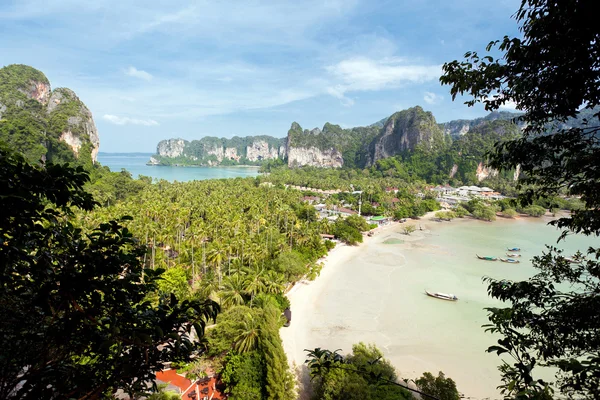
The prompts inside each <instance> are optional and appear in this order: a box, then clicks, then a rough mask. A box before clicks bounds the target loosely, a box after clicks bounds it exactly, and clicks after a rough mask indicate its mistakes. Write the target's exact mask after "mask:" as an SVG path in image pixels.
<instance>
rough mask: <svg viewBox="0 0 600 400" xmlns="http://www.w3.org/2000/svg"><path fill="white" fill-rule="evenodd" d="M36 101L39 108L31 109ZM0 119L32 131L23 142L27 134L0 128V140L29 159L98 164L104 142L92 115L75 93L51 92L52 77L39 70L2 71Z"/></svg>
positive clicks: (17, 68)
mask: <svg viewBox="0 0 600 400" xmlns="http://www.w3.org/2000/svg"><path fill="white" fill-rule="evenodd" d="M32 100H34V101H35V102H37V103H39V104H40V105H41V107H39V106H38V107H32V106H29V105H28V104H31V101H32ZM0 118H2V119H4V120H6V121H7V122H9V123H10V122H11V120H13V118H14V119H15V120H18V121H19V124H21V125H26V126H28V127H29V128H31V129H28V133H27V135H28V136H29V137H28V138H22V137H20V136H19V135H24V133H23V131H11V130H10V129H6V130H5V129H4V127H6V126H7V125H3V126H0V137H2V138H3V139H4V140H5V141H7V142H8V143H10V144H13V145H14V146H15V147H16V148H17V150H19V151H21V152H23V154H25V156H26V157H28V158H29V159H30V160H31V161H38V160H40V159H42V160H49V161H52V162H74V161H75V162H76V161H79V162H80V163H81V164H83V165H88V163H90V162H91V163H95V162H96V156H97V153H98V148H99V146H100V139H99V136H98V131H97V129H96V125H95V124H94V119H93V116H92V113H91V112H90V110H89V109H88V108H87V107H86V106H85V104H84V103H83V102H82V101H81V100H80V99H79V98H78V97H77V95H76V94H75V93H74V92H73V91H72V90H70V89H66V88H57V89H55V90H51V86H50V82H49V81H48V78H46V76H45V75H44V74H43V73H42V72H40V71H38V70H36V69H35V68H32V67H29V66H27V65H9V66H7V67H4V68H1V69H0ZM18 136H19V137H18ZM24 143H27V144H26V145H24Z"/></svg>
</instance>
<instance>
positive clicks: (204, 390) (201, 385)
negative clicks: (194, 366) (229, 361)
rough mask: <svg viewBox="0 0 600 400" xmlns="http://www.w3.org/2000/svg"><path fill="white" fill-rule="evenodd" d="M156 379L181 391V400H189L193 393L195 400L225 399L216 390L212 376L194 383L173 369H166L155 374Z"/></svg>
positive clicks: (215, 383)
mask: <svg viewBox="0 0 600 400" xmlns="http://www.w3.org/2000/svg"><path fill="white" fill-rule="evenodd" d="M156 379H157V380H159V381H162V382H167V383H169V384H170V385H171V386H176V387H177V388H178V389H179V390H180V391H181V398H182V399H186V400H187V399H189V398H190V397H191V393H193V392H195V393H196V394H197V395H196V399H202V398H203V397H208V398H209V399H213V400H221V399H226V398H227V397H226V396H225V395H224V394H223V393H221V392H220V391H219V390H217V388H216V386H217V378H216V377H214V376H211V377H208V378H202V379H198V380H196V381H194V382H192V381H190V380H189V379H187V378H186V377H184V376H182V375H179V374H178V373H177V371H176V370H174V369H166V370H163V371H159V372H157V373H156ZM188 395H190V396H188Z"/></svg>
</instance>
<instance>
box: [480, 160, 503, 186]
mask: <svg viewBox="0 0 600 400" xmlns="http://www.w3.org/2000/svg"><path fill="white" fill-rule="evenodd" d="M475 175H476V176H477V181H478V182H481V181H482V180H484V179H486V178H488V177H490V176H497V175H498V171H497V170H495V169H493V168H490V167H488V166H487V165H485V164H484V163H483V162H480V163H479V164H478V165H477V172H476V173H475Z"/></svg>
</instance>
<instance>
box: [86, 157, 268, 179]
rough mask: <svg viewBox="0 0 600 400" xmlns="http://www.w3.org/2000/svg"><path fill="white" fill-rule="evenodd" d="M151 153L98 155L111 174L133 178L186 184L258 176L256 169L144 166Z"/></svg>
mask: <svg viewBox="0 0 600 400" xmlns="http://www.w3.org/2000/svg"><path fill="white" fill-rule="evenodd" d="M152 155H153V154H152V153H103V152H100V153H98V161H99V162H100V164H102V165H104V166H107V167H109V168H110V170H111V171H113V172H119V171H121V169H126V170H127V171H129V172H130V173H131V175H132V176H133V177H134V178H137V177H139V176H140V175H144V176H149V177H151V178H152V179H153V180H161V179H164V180H167V181H171V182H173V181H179V182H187V181H193V180H199V181H201V180H206V179H223V178H237V177H241V178H246V177H254V176H257V175H258V167H171V166H150V165H146V163H147V162H148V160H149V159H150V156H152Z"/></svg>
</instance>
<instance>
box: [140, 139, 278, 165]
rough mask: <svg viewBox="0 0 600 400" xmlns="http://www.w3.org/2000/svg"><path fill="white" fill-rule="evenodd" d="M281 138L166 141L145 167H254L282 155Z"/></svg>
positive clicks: (159, 146) (161, 142) (160, 143)
mask: <svg viewBox="0 0 600 400" xmlns="http://www.w3.org/2000/svg"><path fill="white" fill-rule="evenodd" d="M285 149H286V147H285V144H284V143H283V139H276V138H273V137H269V136H248V137H244V138H240V137H237V136H234V137H233V138H231V139H227V138H217V137H210V136H206V137H203V138H202V139H199V140H192V141H187V140H183V139H168V140H162V141H160V142H159V144H158V146H157V149H156V155H155V156H153V157H152V159H151V160H150V161H149V162H148V164H149V165H171V164H178V165H208V166H216V165H236V164H238V165H239V164H254V165H258V164H261V163H262V162H264V161H266V160H271V159H276V158H279V157H285V156H286V151H285Z"/></svg>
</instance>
